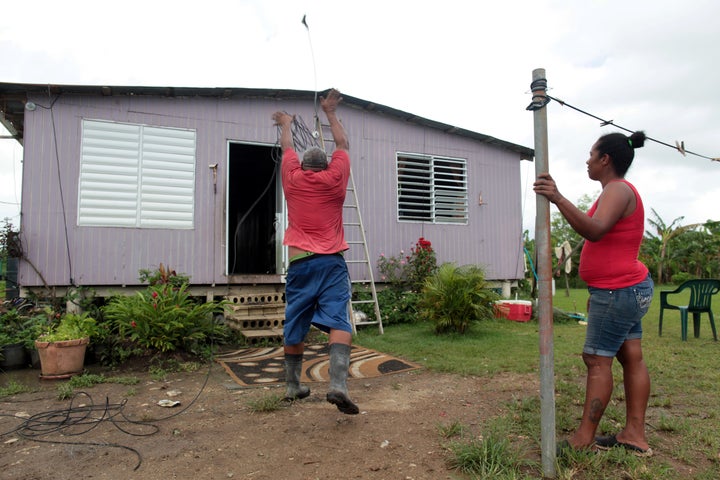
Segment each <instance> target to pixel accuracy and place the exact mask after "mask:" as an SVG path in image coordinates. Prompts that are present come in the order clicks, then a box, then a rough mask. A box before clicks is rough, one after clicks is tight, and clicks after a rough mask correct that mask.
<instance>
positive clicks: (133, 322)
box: [130, 320, 137, 328]
mask: <svg viewBox="0 0 720 480" xmlns="http://www.w3.org/2000/svg"><path fill="white" fill-rule="evenodd" d="M130 326H131V327H132V328H135V327H137V323H135V320H133V321H132V322H130Z"/></svg>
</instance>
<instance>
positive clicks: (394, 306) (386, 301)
mask: <svg viewBox="0 0 720 480" xmlns="http://www.w3.org/2000/svg"><path fill="white" fill-rule="evenodd" d="M377 298H378V305H379V306H380V315H381V317H382V322H383V325H397V324H400V323H415V322H416V321H417V318H418V312H417V302H418V299H419V298H420V294H419V293H415V292H410V291H407V292H403V291H400V290H396V289H394V288H383V289H379V290H378V291H377ZM371 299H372V293H370V291H369V289H368V290H364V291H356V292H355V293H354V294H353V300H371ZM354 308H355V309H356V310H359V311H362V312H364V313H365V314H366V315H367V316H368V317H369V318H374V315H375V311H374V306H373V305H372V303H366V304H358V305H357V306H356V307H354Z"/></svg>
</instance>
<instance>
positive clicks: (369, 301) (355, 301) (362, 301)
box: [350, 300, 375, 305]
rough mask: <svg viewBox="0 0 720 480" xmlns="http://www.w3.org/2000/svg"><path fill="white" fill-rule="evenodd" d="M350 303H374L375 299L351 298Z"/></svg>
mask: <svg viewBox="0 0 720 480" xmlns="http://www.w3.org/2000/svg"><path fill="white" fill-rule="evenodd" d="M350 303H352V304H353V305H357V304H360V303H375V300H351V301H350Z"/></svg>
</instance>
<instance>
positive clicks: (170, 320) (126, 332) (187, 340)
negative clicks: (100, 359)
mask: <svg viewBox="0 0 720 480" xmlns="http://www.w3.org/2000/svg"><path fill="white" fill-rule="evenodd" d="M223 306H224V303H223V302H198V301H196V300H195V299H194V298H192V297H191V296H190V294H189V293H188V291H187V285H186V284H183V285H181V286H180V287H174V286H173V285H172V284H171V283H164V284H158V285H153V286H150V287H148V288H147V289H146V290H145V291H141V292H137V293H136V294H135V295H131V296H124V295H118V296H114V297H112V298H111V299H110V301H109V303H108V305H106V306H105V307H104V309H103V312H104V314H105V318H106V319H107V320H108V321H110V322H111V330H113V331H114V332H116V333H117V335H119V337H120V338H123V339H127V340H129V341H130V342H132V343H134V344H136V345H138V346H140V347H142V348H149V349H156V350H160V351H161V352H167V351H171V350H176V349H179V348H183V349H185V350H187V351H193V350H194V348H196V346H197V344H202V343H203V342H206V341H208V340H209V339H211V338H213V337H217V338H220V337H222V336H223V335H224V332H225V330H224V327H222V326H220V325H217V324H216V323H215V321H214V316H215V314H219V313H222V311H223Z"/></svg>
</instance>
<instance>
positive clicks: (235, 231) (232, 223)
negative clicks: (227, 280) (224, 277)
mask: <svg viewBox="0 0 720 480" xmlns="http://www.w3.org/2000/svg"><path fill="white" fill-rule="evenodd" d="M282 198H283V197H282V188H281V183H280V149H279V148H278V147H277V146H267V145H256V144H246V143H237V142H230V143H229V146H228V196H227V213H228V218H227V226H228V228H227V236H228V238H227V243H226V245H227V246H228V252H227V272H228V275H275V274H280V273H281V268H282V267H281V266H282V265H283V261H282V260H283V259H282V251H283V250H282V235H283V228H284V220H283V200H282Z"/></svg>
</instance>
